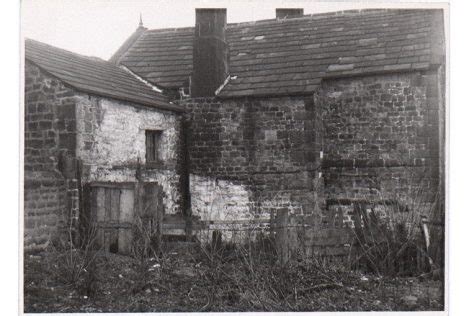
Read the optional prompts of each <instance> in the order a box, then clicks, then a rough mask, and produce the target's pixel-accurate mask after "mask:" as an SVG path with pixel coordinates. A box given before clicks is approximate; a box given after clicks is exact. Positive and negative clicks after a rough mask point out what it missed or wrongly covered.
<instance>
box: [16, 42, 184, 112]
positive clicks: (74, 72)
mask: <svg viewBox="0 0 469 316" xmlns="http://www.w3.org/2000/svg"><path fill="white" fill-rule="evenodd" d="M25 58H26V59H27V60H29V61H30V62H32V63H34V64H35V65H37V66H38V67H39V68H41V69H43V70H44V71H46V72H48V73H49V74H51V75H53V76H55V77H57V78H59V79H60V80H62V81H63V82H64V83H66V84H68V85H70V86H72V87H74V88H76V89H77V90H79V91H83V92H87V93H91V94H96V95H100V96H104V97H109V98H113V99H118V100H122V101H128V102H133V103H137V104H140V105H146V106H150V107H155V108H159V109H164V110H171V111H182V110H183V109H182V107H180V106H178V105H174V104H170V103H169V102H168V100H167V97H166V96H164V95H163V94H161V93H159V92H157V91H155V90H153V88H152V87H151V86H149V85H147V84H145V83H144V82H142V81H140V80H139V79H137V78H136V77H135V76H134V75H132V74H131V73H130V72H128V71H126V70H124V69H121V68H119V67H117V66H116V65H115V64H113V63H111V62H108V61H105V60H101V59H99V58H94V57H86V56H82V55H78V54H75V53H72V52H69V51H66V50H63V49H60V48H57V47H54V46H50V45H47V44H44V43H41V42H37V41H34V40H30V39H27V40H26V41H25Z"/></svg>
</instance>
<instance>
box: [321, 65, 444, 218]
mask: <svg viewBox="0 0 469 316" xmlns="http://www.w3.org/2000/svg"><path fill="white" fill-rule="evenodd" d="M439 85H441V82H440V79H439V77H438V74H437V72H426V73H402V74H388V75H383V76H370V77H364V78H363V77H362V78H349V79H331V80H327V81H324V82H323V84H322V89H321V90H320V91H319V98H318V99H319V100H320V103H321V107H322V113H323V114H322V121H323V123H324V163H323V166H322V168H323V172H324V177H325V194H326V198H327V201H328V204H330V205H332V206H333V205H337V204H349V203H350V202H353V201H358V202H360V201H364V202H367V201H378V202H379V201H391V200H394V201H398V202H399V204H400V205H401V206H402V208H401V209H404V210H406V209H407V210H412V211H417V212H425V211H428V210H429V209H431V207H432V203H433V202H436V198H438V193H439V190H440V179H441V178H442V176H441V174H440V164H441V162H440V157H439V151H440V148H441V147H442V146H443V144H442V139H443V138H442V134H441V128H442V127H441V126H439V125H440V123H439V117H444V112H443V110H442V108H443V106H442V101H441V97H440V96H439V95H438V89H439ZM348 208H350V211H353V207H352V206H348Z"/></svg>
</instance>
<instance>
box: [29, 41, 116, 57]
mask: <svg viewBox="0 0 469 316" xmlns="http://www.w3.org/2000/svg"><path fill="white" fill-rule="evenodd" d="M24 40H25V43H26V42H30V43H32V44H33V45H39V46H47V47H49V48H51V49H54V50H60V51H62V52H65V53H67V54H71V55H74V56H75V57H79V58H87V59H89V60H91V61H97V62H103V63H106V64H109V61H107V60H105V59H102V58H100V57H97V56H89V55H83V54H79V53H75V52H72V51H70V50H68V49H65V48H61V47H57V46H54V45H51V44H47V43H44V42H40V41H37V40H34V39H32V38H27V37H25V39H24ZM111 64H112V63H111Z"/></svg>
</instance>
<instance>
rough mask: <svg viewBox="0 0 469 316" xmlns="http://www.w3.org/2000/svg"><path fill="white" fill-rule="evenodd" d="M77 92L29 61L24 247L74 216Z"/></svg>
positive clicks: (37, 244) (41, 241)
mask: <svg viewBox="0 0 469 316" xmlns="http://www.w3.org/2000/svg"><path fill="white" fill-rule="evenodd" d="M75 103H76V98H75V92H74V91H73V90H72V89H70V88H68V87H65V86H64V85H63V84H62V83H61V82H60V81H59V80H57V79H55V78H53V77H51V76H49V75H48V74H46V73H44V72H43V71H41V70H40V69H39V68H38V67H37V66H35V65H34V64H32V63H30V62H28V61H26V64H25V117H24V213H25V214H24V215H25V223H24V237H25V241H24V243H25V250H35V249H40V248H43V247H45V246H46V245H47V243H48V242H49V241H50V239H51V237H52V235H53V234H54V233H55V232H57V230H60V229H62V228H64V227H65V226H67V225H65V224H66V222H67V220H68V219H72V220H73V219H76V217H77V210H78V191H77V188H76V179H75V175H74V174H73V168H71V169H72V170H68V169H70V168H69V167H70V161H73V158H74V156H75V145H76V142H75V126H76V118H75Z"/></svg>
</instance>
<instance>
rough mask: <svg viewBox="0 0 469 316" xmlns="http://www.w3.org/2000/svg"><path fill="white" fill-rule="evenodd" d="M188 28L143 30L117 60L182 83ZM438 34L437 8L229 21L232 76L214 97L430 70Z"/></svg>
mask: <svg viewBox="0 0 469 316" xmlns="http://www.w3.org/2000/svg"><path fill="white" fill-rule="evenodd" d="M193 32H194V30H193V28H179V29H162V30H148V31H146V32H144V33H143V34H142V35H141V36H140V37H139V39H138V40H137V41H136V42H135V43H134V44H133V46H132V47H131V48H130V49H129V50H127V52H125V53H124V54H123V55H121V56H119V57H120V59H119V60H120V63H121V64H123V65H125V66H127V67H128V68H129V69H131V70H132V71H134V72H135V73H137V74H139V75H140V76H142V77H144V78H145V79H147V80H148V81H150V82H152V83H154V84H155V85H158V86H161V87H163V88H177V87H181V86H183V85H184V84H186V83H187V81H188V78H189V76H190V75H191V72H192V43H193ZM442 32H443V24H442V10H360V11H344V12H336V13H327V14H318V15H307V16H303V17H300V18H292V19H285V20H265V21H257V22H249V23H238V24H229V25H228V28H227V41H228V44H229V48H230V68H229V73H230V75H231V77H232V79H231V80H230V81H229V82H228V84H227V85H226V86H225V87H223V89H222V90H221V91H220V93H219V96H225V97H234V96H261V95H281V94H295V93H296V94H307V93H310V92H312V91H314V90H315V89H316V88H317V87H318V85H319V84H320V82H321V80H322V79H324V78H327V77H334V76H350V75H361V74H370V73H381V72H388V71H402V70H412V69H428V68H429V67H430V65H431V64H432V63H440V62H442V59H441V56H442V47H444V44H443V43H442V36H441V34H442ZM438 36H439V37H438ZM436 57H439V58H440V59H437V58H436Z"/></svg>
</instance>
